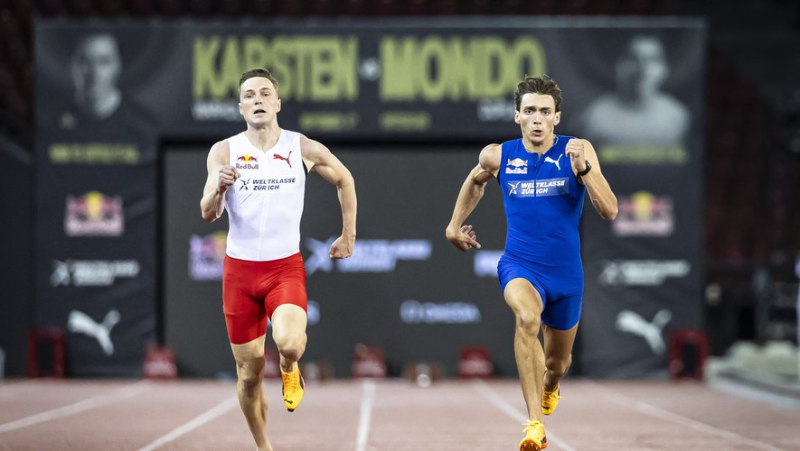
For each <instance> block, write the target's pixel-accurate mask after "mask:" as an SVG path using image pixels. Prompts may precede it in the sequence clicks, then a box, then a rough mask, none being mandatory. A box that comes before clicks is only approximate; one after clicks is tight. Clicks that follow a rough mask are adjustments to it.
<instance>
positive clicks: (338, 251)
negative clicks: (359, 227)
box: [330, 235, 356, 260]
mask: <svg viewBox="0 0 800 451" xmlns="http://www.w3.org/2000/svg"><path fill="white" fill-rule="evenodd" d="M355 243H356V238H355V237H352V238H346V237H345V236H344V235H342V236H340V237H339V238H336V241H334V242H333V244H331V252H330V257H331V258H332V259H334V260H339V259H342V258H347V257H349V256H351V255H353V247H354V246H355Z"/></svg>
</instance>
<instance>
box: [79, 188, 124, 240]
mask: <svg viewBox="0 0 800 451" xmlns="http://www.w3.org/2000/svg"><path fill="white" fill-rule="evenodd" d="M124 231H125V216H124V212H123V208H122V197H120V196H115V197H111V196H106V195H105V194H103V193H101V192H99V191H90V192H88V193H86V194H84V195H83V196H77V197H75V196H67V200H66V211H65V214H64V232H65V233H66V234H67V236H120V235H122V233H123V232H124Z"/></svg>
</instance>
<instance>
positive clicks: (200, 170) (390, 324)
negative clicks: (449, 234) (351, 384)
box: [165, 147, 515, 377]
mask: <svg viewBox="0 0 800 451" xmlns="http://www.w3.org/2000/svg"><path fill="white" fill-rule="evenodd" d="M479 150H480V149H478V148H456V149H450V150H443V149H441V148H431V147H417V148H393V149H382V150H380V151H376V150H374V149H370V148H357V149H352V148H351V149H343V150H337V149H335V148H334V151H335V152H336V154H337V156H338V157H339V158H340V159H341V160H342V162H343V163H344V164H345V165H346V166H347V167H348V169H350V171H351V172H352V173H353V176H354V177H355V178H356V180H357V188H358V196H359V199H358V203H359V210H360V211H361V212H368V213H367V214H360V215H359V220H358V223H359V225H358V239H357V240H356V248H355V250H354V253H353V256H352V257H351V258H349V259H347V260H341V261H335V262H334V261H332V260H330V258H328V249H329V248H330V243H331V241H332V240H333V239H334V238H335V237H336V236H338V234H339V233H340V232H341V212H340V210H339V206H338V201H337V198H336V190H335V189H334V188H333V187H332V186H331V185H329V184H328V183H326V182H324V181H323V180H322V179H321V178H320V177H319V176H318V175H316V174H315V173H311V174H310V175H309V179H308V182H307V187H306V202H305V211H304V213H303V221H302V226H301V232H302V236H303V239H302V242H301V252H302V254H303V257H304V259H305V264H306V272H307V274H308V295H309V300H310V303H309V327H308V337H309V341H308V350H307V353H306V356H305V357H304V360H309V361H311V360H316V361H327V362H330V363H332V364H333V367H334V370H335V371H336V375H337V376H349V375H350V367H351V363H352V358H353V352H354V345H355V344H356V343H363V344H366V345H370V346H378V347H380V348H382V349H383V351H384V352H385V354H386V356H387V360H388V363H389V370H390V374H394V375H399V373H400V369H401V367H402V365H403V364H404V363H405V362H410V361H429V362H441V363H443V364H445V365H446V368H447V374H448V375H449V376H453V377H454V376H456V371H455V369H456V364H457V361H458V357H459V353H460V351H461V347H462V346H465V345H469V344H481V345H486V346H487V348H488V349H489V350H490V353H491V354H492V356H493V357H494V358H495V360H496V362H495V363H496V365H497V366H498V368H500V369H501V370H502V371H503V372H505V373H508V374H511V373H513V371H514V368H515V367H514V360H513V359H514V356H513V324H514V319H513V316H512V315H511V313H510V311H509V310H508V308H507V307H506V305H505V302H504V301H503V299H502V296H501V294H500V288H499V286H500V285H499V282H498V281H497V279H496V277H494V266H495V265H496V262H493V261H492V258H491V257H492V255H494V254H496V250H498V249H500V248H502V246H503V242H504V240H505V217H504V216H503V210H502V199H501V198H500V191H499V189H498V187H497V186H495V185H492V186H489V187H488V188H487V192H486V196H485V197H486V200H485V204H481V205H480V206H479V208H478V209H477V211H476V212H475V215H474V216H473V218H472V219H473V220H474V224H476V228H477V230H478V234H479V236H480V237H481V242H482V243H483V245H484V250H482V251H478V252H471V253H466V254H465V253H461V252H459V251H458V250H456V249H455V248H454V247H453V246H452V245H451V244H450V243H449V242H447V240H445V239H444V228H445V226H446V225H447V223H448V222H449V220H450V215H451V214H452V208H453V204H454V202H455V198H456V195H457V194H458V189H459V188H460V186H461V183H462V182H463V181H464V178H465V177H466V175H467V174H468V173H469V171H470V169H471V168H472V167H474V165H475V164H476V162H477V157H478V152H479ZM206 155H207V150H206V149H196V150H194V151H180V150H168V151H167V153H166V165H165V170H166V173H165V180H166V199H165V202H166V203H165V212H166V216H165V230H166V231H167V236H166V244H167V248H166V250H167V252H166V257H167V259H166V265H165V268H166V274H165V279H166V281H167V283H166V287H165V288H166V300H167V303H166V304H167V317H166V320H167V342H168V343H170V345H171V346H172V347H173V348H174V349H175V351H176V354H177V356H178V363H179V366H180V369H181V371H182V373H183V374H187V375H196V376H210V375H215V374H217V373H218V372H230V371H233V369H234V367H233V360H232V358H231V355H230V353H231V351H230V346H229V345H228V342H227V336H226V334H225V322H224V318H223V315H222V301H221V296H222V288H221V287H222V285H221V272H222V268H221V262H222V257H223V256H224V251H225V236H226V234H225V230H226V229H227V220H228V218H227V215H224V216H223V217H222V218H221V219H220V220H219V221H218V222H216V223H213V224H207V223H206V222H205V221H203V219H202V218H201V217H200V215H199V210H198V207H197V204H198V199H199V195H200V193H201V191H202V184H203V182H204V180H205V161H206ZM488 249H493V250H495V251H494V252H492V251H490V250H488ZM490 254H492V255H490ZM487 255H488V256H489V259H488V260H487V259H486V257H487ZM487 262H488V263H487ZM476 265H477V266H476ZM198 331H203V332H202V333H198ZM268 341H269V340H268Z"/></svg>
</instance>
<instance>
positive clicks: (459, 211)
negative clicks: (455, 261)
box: [445, 144, 502, 251]
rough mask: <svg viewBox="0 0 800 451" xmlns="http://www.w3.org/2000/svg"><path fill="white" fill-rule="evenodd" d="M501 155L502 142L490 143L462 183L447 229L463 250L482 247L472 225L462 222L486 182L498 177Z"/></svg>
mask: <svg viewBox="0 0 800 451" xmlns="http://www.w3.org/2000/svg"><path fill="white" fill-rule="evenodd" d="M501 155H502V148H501V146H500V144H489V145H488V146H486V147H484V148H483V150H481V155H480V157H479V158H478V165H477V166H475V167H474V168H473V169H472V171H471V172H470V173H469V175H468V176H467V179H466V180H464V184H463V185H461V191H459V193H458V199H457V200H456V207H455V209H454V210H453V217H452V218H450V224H448V225H447V229H445V236H446V237H447V239H448V241H450V242H451V243H453V246H455V247H457V248H458V249H459V250H461V251H468V250H470V249H472V248H473V247H476V248H478V249H480V248H481V245H480V243H478V240H477V236H476V235H475V231H474V230H473V229H472V226H471V225H462V224H463V223H464V221H466V220H467V218H468V217H469V215H470V214H471V213H472V211H473V210H474V209H475V206H477V205H478V202H480V200H481V198H482V197H483V191H484V188H485V187H486V183H488V182H489V180H491V179H492V178H493V177H497V173H498V172H499V171H500V158H501Z"/></svg>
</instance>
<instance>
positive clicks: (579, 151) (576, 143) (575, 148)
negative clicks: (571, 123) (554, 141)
mask: <svg viewBox="0 0 800 451" xmlns="http://www.w3.org/2000/svg"><path fill="white" fill-rule="evenodd" d="M564 153H565V154H566V155H567V156H568V157H569V159H570V160H571V161H572V168H573V169H575V171H577V172H581V171H583V170H584V169H586V156H585V154H584V151H583V141H581V140H580V139H576V138H572V139H570V140H569V142H567V149H566V151H565V152H564Z"/></svg>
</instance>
